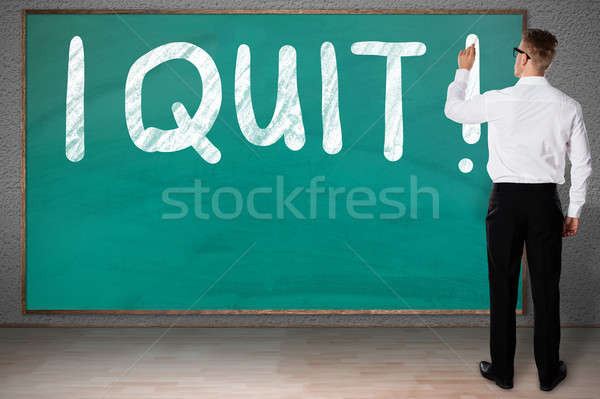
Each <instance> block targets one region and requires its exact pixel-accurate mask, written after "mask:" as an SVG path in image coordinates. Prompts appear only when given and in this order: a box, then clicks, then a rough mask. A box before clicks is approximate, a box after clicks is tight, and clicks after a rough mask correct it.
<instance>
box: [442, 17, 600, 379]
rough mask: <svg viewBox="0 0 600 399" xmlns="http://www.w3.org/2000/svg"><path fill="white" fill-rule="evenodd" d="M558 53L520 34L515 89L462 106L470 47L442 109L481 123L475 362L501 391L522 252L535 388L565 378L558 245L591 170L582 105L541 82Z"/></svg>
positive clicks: (572, 226)
mask: <svg viewBox="0 0 600 399" xmlns="http://www.w3.org/2000/svg"><path fill="white" fill-rule="evenodd" d="M557 45H558V41H557V40H556V37H555V36H554V35H553V34H551V33H550V32H547V31H544V30H540V29H528V30H527V31H525V32H524V33H523V35H522V38H521V42H520V43H519V46H518V47H515V48H514V49H513V56H515V57H516V60H515V66H514V75H515V77H517V78H519V79H518V81H517V82H516V84H515V85H514V86H510V87H506V88H504V89H501V90H490V91H486V92H484V93H483V94H480V95H476V96H474V97H472V98H470V99H465V90H466V87H467V81H468V78H469V71H470V70H471V68H472V66H473V62H474V60H475V47H474V46H470V47H468V48H467V49H465V50H461V51H460V52H459V54H458V70H457V71H456V74H455V78H454V81H453V82H452V83H450V85H449V86H448V92H447V99H446V105H445V109H444V112H445V114H446V116H447V117H448V118H449V119H451V120H453V121H455V122H458V123H471V124H477V123H483V122H488V149H489V160H488V163H487V172H488V174H489V176H490V178H491V179H492V182H493V184H492V190H491V193H490V198H489V204H488V210H487V216H486V240H487V256H488V277H489V290H490V355H491V363H489V362H486V361H482V362H480V364H479V369H480V372H481V374H482V375H483V376H484V377H485V378H488V379H490V380H492V381H495V382H496V384H497V385H498V386H500V387H501V388H504V389H509V388H512V387H513V375H514V357H515V345H516V330H515V306H516V303H517V288H518V282H519V274H520V268H521V254H522V251H523V246H524V245H525V250H526V255H527V264H528V266H529V275H530V276H531V277H530V281H531V292H532V297H533V304H534V323H535V324H534V355H535V362H536V366H537V370H538V377H539V382H540V389H541V390H544V391H550V390H552V389H553V388H554V387H556V385H558V384H559V383H560V382H561V381H562V380H563V379H564V378H565V377H566V375H567V368H566V365H565V363H564V362H563V361H562V360H560V359H559V344H560V315H559V310H560V308H559V280H560V272H561V252H562V237H571V236H574V235H575V233H577V229H578V227H579V217H580V214H581V209H582V206H583V204H584V202H585V196H586V188H587V187H586V185H587V179H588V177H589V176H590V174H591V173H592V167H591V156H590V148H589V142H588V138H587V133H586V129H585V125H584V123H583V116H582V111H581V105H580V104H579V103H578V102H577V101H575V100H574V99H572V98H571V97H569V96H568V95H566V94H565V93H563V92H562V91H560V90H558V89H557V88H555V87H553V86H552V85H550V83H549V82H548V80H546V77H545V76H544V75H545V72H546V70H547V69H548V67H549V66H550V64H551V63H552V61H553V59H554V55H555V53H556V48H557ZM565 155H566V156H568V158H569V160H570V162H571V187H570V190H569V205H568V209H567V214H566V217H565V216H564V214H563V211H562V206H561V203H560V199H559V196H558V192H557V190H556V185H557V184H562V183H564V181H565V179H564V169H565Z"/></svg>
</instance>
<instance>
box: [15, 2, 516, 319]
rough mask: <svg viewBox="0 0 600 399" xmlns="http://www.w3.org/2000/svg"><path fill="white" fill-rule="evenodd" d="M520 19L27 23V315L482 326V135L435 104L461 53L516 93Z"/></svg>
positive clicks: (77, 18)
mask: <svg viewBox="0 0 600 399" xmlns="http://www.w3.org/2000/svg"><path fill="white" fill-rule="evenodd" d="M523 17H524V11H514V10H513V11H505V12H504V11H474V12H466V11H462V12H452V11H431V10H429V11H410V12H403V11H393V12H384V11H381V12H378V11H370V12H368V11H363V12H361V11H326V12H323V11H296V12H292V11H286V12H281V11H279V12H275V11H259V12H252V11H235V12H233V11H231V12H227V11H219V12H216V11H213V12H207V11H189V12H188V11H185V12H184V11H177V12H176V11H165V12H159V11H153V12H145V11H140V12H134V11H117V12H115V11H101V10H96V11H71V12H70V11H59V12H52V11H34V10H30V11H25V12H24V13H23V57H24V59H23V61H24V67H23V90H24V91H23V94H24V102H23V107H24V108H23V113H24V115H23V117H24V124H23V138H24V141H23V146H24V170H23V172H24V173H23V176H24V177H23V178H24V181H23V185H24V187H25V188H26V189H25V196H24V207H23V209H24V214H23V217H24V231H23V234H24V242H25V245H24V249H23V252H24V253H23V270H24V272H23V287H24V288H23V310H24V312H109V313H110V312H131V313H136V312H138V313H145V312H147V313H152V312H157V313H159V312H175V313H177V312H200V313H202V312H205V313H261V312H262V313H271V312H272V313H286V312H289V313H361V312H367V313H369V312H370V313H378V312H380V313H410V312H423V313H427V312H438V313H460V312H467V313H473V312H475V313H485V312H486V311H487V309H489V297H488V295H489V291H488V280H487V276H488V269H487V253H486V243H485V216H486V210H487V201H488V196H489V191H490V188H491V181H490V179H489V177H488V175H487V173H486V162H487V156H488V153H487V125H486V124H483V125H480V126H479V125H477V126H470V127H469V126H463V125H460V124H456V123H454V122H452V121H450V120H449V119H447V118H446V117H445V115H444V102H445V98H446V90H447V86H448V84H449V83H450V81H451V80H452V79H453V78H454V72H455V70H456V62H457V53H458V51H459V49H462V48H464V47H465V45H466V43H467V40H477V45H478V49H479V51H478V54H479V58H478V61H477V68H478V72H477V74H475V73H472V74H471V75H472V76H477V78H476V80H474V81H473V83H472V84H479V88H478V91H477V92H481V93H483V92H484V91H487V90H491V89H499V88H503V87H506V86H510V85H513V84H514V83H515V80H516V78H515V77H514V76H513V62H514V61H513V59H512V57H511V50H512V47H513V46H514V45H515V44H516V43H518V42H519V40H520V35H521V31H522V29H523V28H524V26H523V21H524V18H523ZM473 35H474V36H473ZM473 37H475V39H473ZM469 38H470V39H469ZM158 48H160V49H161V50H160V51H162V52H160V51H159V50H156V49H158ZM163 50H164V51H163ZM149 53H150V54H149ZM384 53H385V54H384ZM173 54H175V55H177V56H179V58H171V59H170V58H168V57H169V56H173ZM248 56H249V58H248ZM161 57H162V58H161ZM164 57H167V59H165V58H164ZM185 57H188V58H185ZM192 58H193V59H194V61H193V62H192V61H190V59H192ZM162 61H164V62H162ZM474 70H475V69H474ZM215 71H217V72H216V73H215ZM144 73H145V75H144ZM286 79H287V80H286ZM474 79H475V78H474ZM141 82H143V85H142V84H141ZM475 82H476V83H475ZM470 84H471V83H470ZM295 89H297V96H296V95H295V94H296V93H295ZM278 93H279V94H278ZM279 96H280V97H281V101H279V100H278V98H279ZM219 102H220V103H219ZM174 104H175V105H174ZM196 110H199V111H198V112H196ZM299 112H300V113H299ZM338 112H339V113H338ZM274 115H275V116H274ZM142 116H143V117H142ZM136 118H138V119H136ZM192 118H193V119H192ZM253 118H255V123H254V119H253ZM136 121H137V122H136ZM140 126H141V127H140ZM464 129H467V130H466V131H467V132H471V133H468V134H467V133H465V135H464V136H463V133H464ZM469 129H470V130H469ZM473 129H475V130H473ZM477 129H479V130H477ZM474 131H475V132H477V131H479V132H480V136H473V132H474ZM521 284H522V286H521V287H523V285H524V284H523V281H522V282H521ZM521 292H522V291H521ZM519 296H520V298H519V301H518V304H517V309H518V311H520V312H521V311H523V307H522V297H521V295H519Z"/></svg>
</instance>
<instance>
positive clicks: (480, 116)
mask: <svg viewBox="0 0 600 399" xmlns="http://www.w3.org/2000/svg"><path fill="white" fill-rule="evenodd" d="M468 80H469V70H468V69H465V68H459V69H457V70H456V74H455V77H454V81H453V82H452V83H450V85H449V86H448V94H447V96H446V105H445V106H444V114H445V115H446V117H447V118H448V119H450V120H453V121H454V122H456V123H483V122H487V112H486V103H485V101H486V100H485V95H484V94H478V95H476V96H473V98H470V99H468V100H465V92H466V90H467V82H468Z"/></svg>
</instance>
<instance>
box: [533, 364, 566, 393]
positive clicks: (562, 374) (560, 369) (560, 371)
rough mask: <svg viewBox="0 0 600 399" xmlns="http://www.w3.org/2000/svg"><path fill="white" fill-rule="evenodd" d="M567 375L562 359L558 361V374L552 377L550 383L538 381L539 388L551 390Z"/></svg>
mask: <svg viewBox="0 0 600 399" xmlns="http://www.w3.org/2000/svg"><path fill="white" fill-rule="evenodd" d="M566 376H567V365H566V364H565V362H563V361H562V360H559V362H558V375H557V376H556V377H555V378H554V381H552V382H551V383H550V384H542V383H541V382H540V389H541V390H542V391H551V390H553V389H554V388H555V387H556V386H557V385H558V384H559V383H560V382H561V381H562V380H564V379H565V377H566Z"/></svg>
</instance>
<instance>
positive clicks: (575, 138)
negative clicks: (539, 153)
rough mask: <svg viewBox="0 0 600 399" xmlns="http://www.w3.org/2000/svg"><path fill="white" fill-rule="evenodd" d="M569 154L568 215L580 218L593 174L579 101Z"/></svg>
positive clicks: (569, 143)
mask: <svg viewBox="0 0 600 399" xmlns="http://www.w3.org/2000/svg"><path fill="white" fill-rule="evenodd" d="M567 155H568V157H569V160H570V161H571V189H570V190H569V208H568V210H567V216H569V217H574V218H578V217H579V215H580V214H581V208H582V206H583V204H584V203H585V196H586V192H587V179H588V178H589V177H590V175H591V174H592V156H591V154H590V144H589V141H588V137H587V132H586V129H585V124H584V123H583V113H582V111H581V104H579V103H576V109H575V117H574V119H573V122H572V125H571V135H570V138H569V142H568V143H567Z"/></svg>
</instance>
